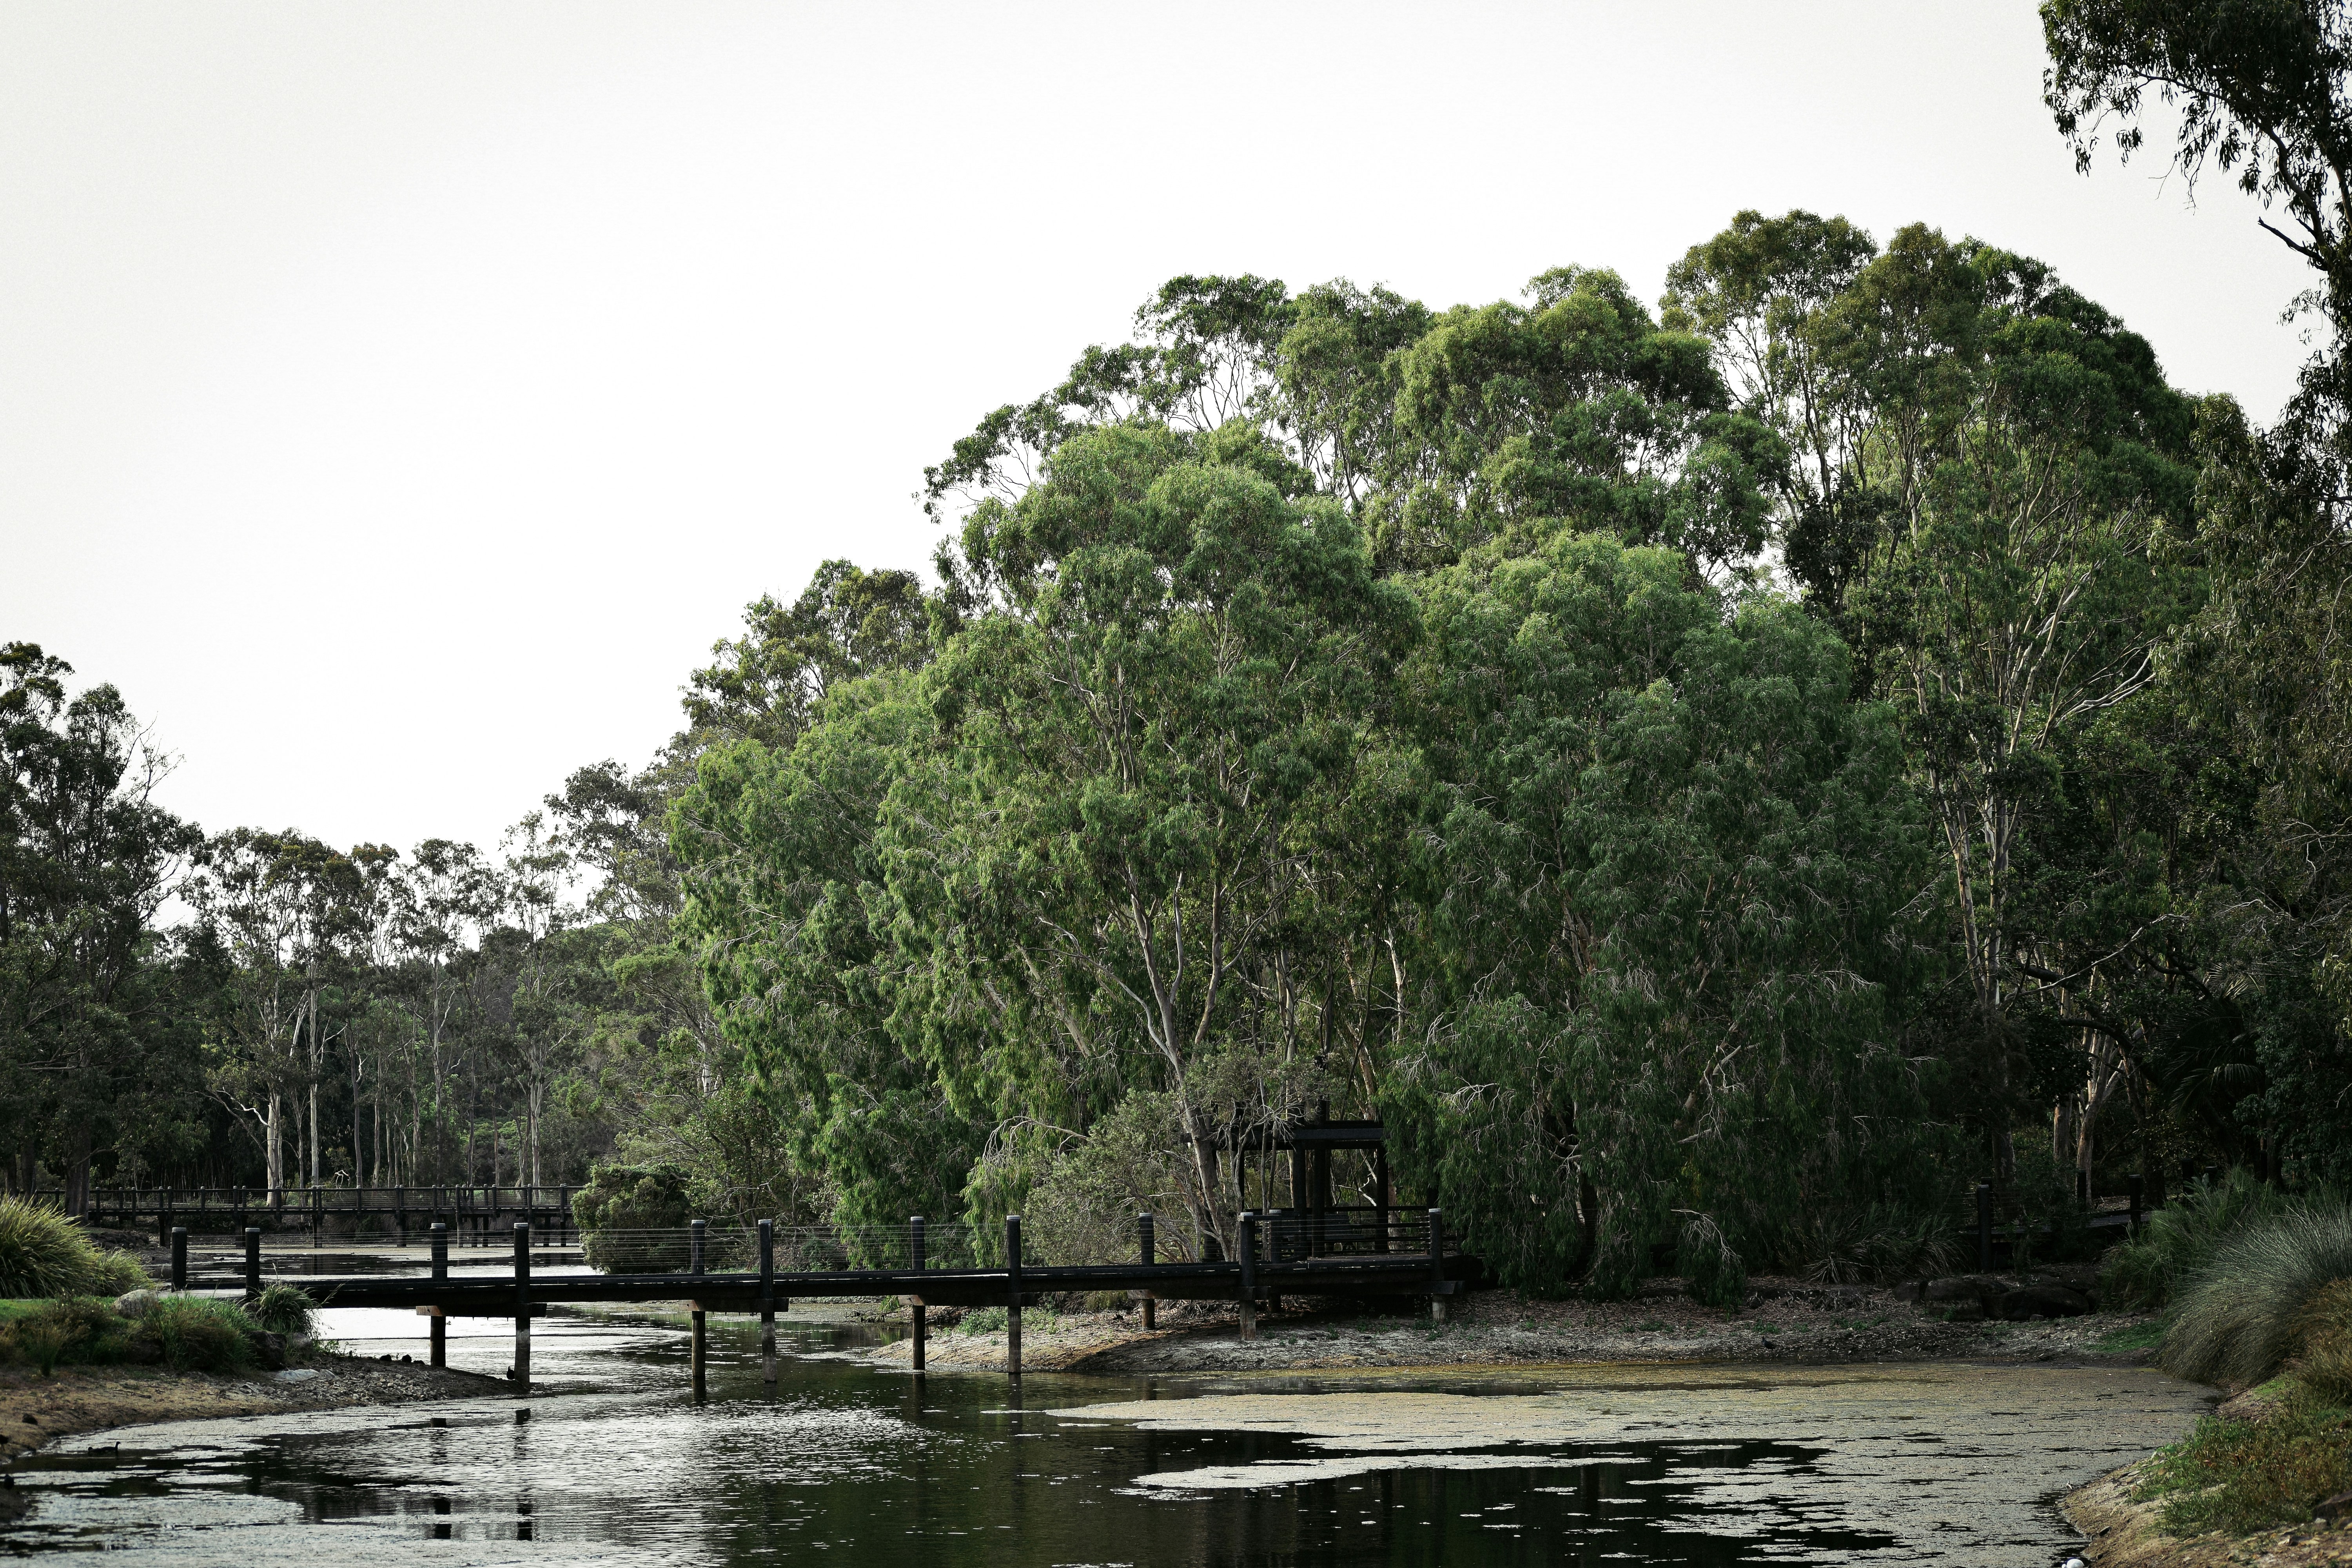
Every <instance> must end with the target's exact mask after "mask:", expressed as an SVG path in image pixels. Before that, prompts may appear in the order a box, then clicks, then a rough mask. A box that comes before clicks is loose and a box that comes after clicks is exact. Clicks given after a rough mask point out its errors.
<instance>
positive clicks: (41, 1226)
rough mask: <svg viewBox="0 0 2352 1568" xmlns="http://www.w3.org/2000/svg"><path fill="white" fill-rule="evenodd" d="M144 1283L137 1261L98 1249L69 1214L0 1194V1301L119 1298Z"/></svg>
mask: <svg viewBox="0 0 2352 1568" xmlns="http://www.w3.org/2000/svg"><path fill="white" fill-rule="evenodd" d="M146 1283H148V1279H147V1274H146V1271H145V1270H144V1269H142V1268H140V1267H139V1260H138V1259H137V1258H132V1257H131V1256H130V1255H129V1254H127V1253H121V1252H102V1251H100V1249H99V1248H98V1247H97V1246H96V1245H95V1244H93V1243H92V1242H91V1241H90V1239H89V1233H87V1232H86V1231H84V1230H83V1229H82V1227H81V1226H79V1224H78V1223H76V1222H75V1221H74V1220H73V1219H71V1218H69V1217H68V1216H67V1215H62V1214H60V1213H58V1211H57V1210H56V1209H53V1208H48V1207H47V1206H45V1205H40V1204H37V1203H34V1202H32V1201H30V1200H29V1199H26V1198H23V1197H18V1196H15V1195H9V1196H0V1298H7V1299H12V1300H22V1299H25V1298H28V1297H44V1296H49V1297H62V1296H119V1295H121V1293H122V1292H123V1291H125V1290H135V1289H139V1288H140V1287H141V1286H142V1285H145V1284H146Z"/></svg>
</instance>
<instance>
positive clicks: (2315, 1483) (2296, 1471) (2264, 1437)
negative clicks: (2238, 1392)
mask: <svg viewBox="0 0 2352 1568" xmlns="http://www.w3.org/2000/svg"><path fill="white" fill-rule="evenodd" d="M2143 1475H2144V1479H2142V1481H2141V1483H2140V1486H2139V1488H2138V1489H2137V1492H2136V1493H2135V1494H2134V1495H2135V1496H2136V1498H2137V1500H2140V1501H2143V1502H2147V1501H2160V1502H2161V1505H2162V1506H2161V1509H2160V1511H2159V1513H2158V1524H2159V1526H2160V1527H2161V1528H2162V1529H2163V1530H2164V1531H2165V1532H2166V1533H2167V1534H2169V1535H2177V1536H2178V1535H2195V1534H2198V1533H2200V1532H2201V1531H2208V1530H2223V1531H2231V1532H2232V1533H2236V1534H2244V1533H2246V1532H2247V1531H2255V1530H2262V1529H2264V1528H2266V1527H2268V1526H2271V1525H2278V1524H2300V1523H2302V1522H2304V1521H2307V1520H2309V1519H2310V1518H2311V1510H2312V1509H2313V1507H2314V1506H2315V1504H2317V1503H2318V1502H2319V1501H2320V1500H2322V1499H2324V1498H2327V1497H2331V1496H2333V1495H2334V1494H2336V1492H2340V1491H2344V1490H2346V1489H2352V1410H2347V1409H2345V1408H2344V1407H2343V1406H2341V1405H2333V1404H2330V1403H2328V1402H2327V1401H2326V1400H2324V1399H2321V1398H2320V1397H2319V1396H2318V1395H2316V1394H2313V1393H2312V1392H2311V1391H2310V1390H2308V1389H2306V1388H2305V1387H2303V1386H2302V1384H2290V1385H2289V1386H2288V1387H2287V1389H2286V1390H2285V1397H2284V1400H2283V1401H2282V1402H2281V1404H2280V1405H2279V1406H2278V1408H2276V1409H2275V1410H2273V1411H2272V1412H2271V1414H2270V1415H2268V1416H2266V1417H2265V1418H2264V1419H2263V1420H2262V1421H2260V1422H2249V1421H2225V1420H2223V1419H2221V1417H2219V1416H2214V1415H2208V1416H2206V1417H2205V1418H2204V1419H2203V1420H2201V1421H2200V1422H2199V1423H2198V1424H2197V1426H2196V1428H2195V1430H2193V1431H2191V1432H2190V1433H2189V1436H2187V1437H2186V1438H2184V1439H2182V1440H2181V1441H2180V1442H2179V1443H2176V1444H2174V1445H2173V1446H2172V1447H2169V1448H2166V1449H2164V1450H2163V1451H2161V1452H2160V1453H2158V1455H2157V1456H2156V1458H2153V1459H2151V1460H2149V1461H2148V1466H2147V1470H2146V1471H2145V1472H2143Z"/></svg>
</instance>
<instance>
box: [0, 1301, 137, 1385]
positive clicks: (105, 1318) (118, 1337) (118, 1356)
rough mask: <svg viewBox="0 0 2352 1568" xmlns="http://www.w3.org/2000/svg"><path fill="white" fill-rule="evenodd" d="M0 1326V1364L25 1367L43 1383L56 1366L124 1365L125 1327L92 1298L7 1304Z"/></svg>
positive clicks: (128, 1335)
mask: <svg viewBox="0 0 2352 1568" xmlns="http://www.w3.org/2000/svg"><path fill="white" fill-rule="evenodd" d="M8 1305H9V1306H10V1307H11V1308H12V1309H15V1310H11V1311H10V1312H9V1313H8V1315H7V1317H6V1318H5V1320H0V1360H5V1361H19V1362H25V1363H30V1365H31V1366H32V1367H33V1369H34V1370H35V1371H37V1372H38V1373H40V1374H41V1375H42V1376H43V1377H47V1376H48V1375H49V1374H50V1373H54V1372H56V1371H57V1369H58V1366H59V1364H61V1363H64V1364H85V1365H86V1364H90V1363H100V1364H103V1363H110V1362H118V1361H121V1360H122V1359H124V1356H125V1354H126V1353H127V1352H128V1351H129V1348H130V1342H131V1324H130V1323H129V1322H128V1321H126V1320H125V1319H124V1318H123V1317H122V1316H121V1314H120V1313H118V1312H117V1311H115V1310H114V1303H113V1302H112V1301H110V1300H101V1299H100V1298H97V1297H67V1298H62V1299H58V1300H47V1301H22V1300H18V1301H11V1302H9V1303H8Z"/></svg>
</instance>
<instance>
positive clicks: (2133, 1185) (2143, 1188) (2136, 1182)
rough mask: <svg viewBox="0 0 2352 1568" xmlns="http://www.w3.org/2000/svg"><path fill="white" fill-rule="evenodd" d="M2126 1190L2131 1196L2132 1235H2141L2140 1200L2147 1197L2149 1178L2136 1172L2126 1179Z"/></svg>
mask: <svg viewBox="0 0 2352 1568" xmlns="http://www.w3.org/2000/svg"><path fill="white" fill-rule="evenodd" d="M2124 1188H2125V1190H2126V1192H2128V1193H2129V1194H2131V1234H2132V1235H2134V1236H2137V1235H2138V1234H2139V1211H2140V1200H2141V1199H2143V1198H2144V1197H2146V1196H2147V1177H2145V1176H2143V1175H2141V1174H2140V1173H2138V1172H2137V1171H2134V1172H2133V1173H2131V1174H2130V1175H2128V1176H2126V1177H2125V1178H2124Z"/></svg>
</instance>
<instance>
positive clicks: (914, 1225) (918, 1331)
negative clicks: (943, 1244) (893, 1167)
mask: <svg viewBox="0 0 2352 1568" xmlns="http://www.w3.org/2000/svg"><path fill="white" fill-rule="evenodd" d="M925 1240H926V1237H925V1236H924V1231H923V1216H922V1215H919V1214H918V1215H908V1216H907V1254H908V1256H907V1267H908V1268H911V1269H913V1270H914V1271H915V1272H916V1273H918V1274H920V1273H921V1272H922V1271H923V1270H924V1269H925V1268H929V1266H930V1264H929V1257H928V1256H927V1250H926V1247H925V1246H924V1243H925ZM930 1315H931V1310H930V1308H929V1307H928V1306H926V1305H924V1303H923V1299H922V1298H921V1297H920V1296H918V1297H916V1298H915V1356H914V1361H915V1370H916V1371H917V1372H920V1371H922V1370H923V1349H924V1346H923V1341H924V1339H925V1338H926V1337H927V1336H928V1333H929V1328H930V1323H929V1318H930Z"/></svg>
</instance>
